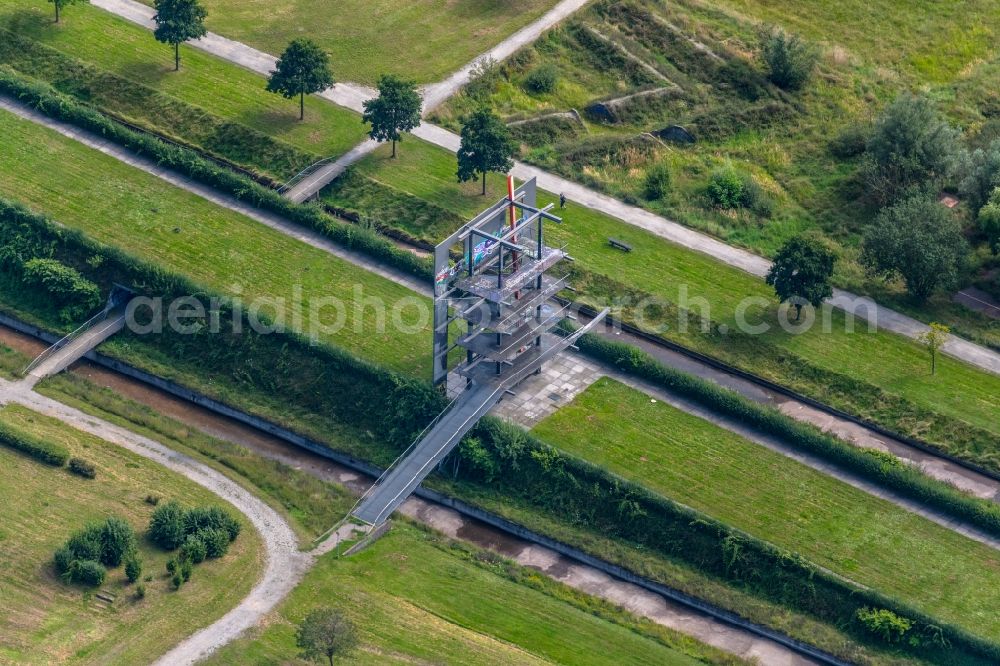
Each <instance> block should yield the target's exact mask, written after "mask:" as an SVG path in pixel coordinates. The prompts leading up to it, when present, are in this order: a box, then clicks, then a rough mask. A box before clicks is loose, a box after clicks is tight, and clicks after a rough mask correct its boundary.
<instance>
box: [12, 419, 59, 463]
mask: <svg viewBox="0 0 1000 666" xmlns="http://www.w3.org/2000/svg"><path fill="white" fill-rule="evenodd" d="M0 443H3V444H5V445H7V446H9V447H11V448H13V449H17V450H18V451H21V452H22V453H26V454H28V455H29V456H31V457H32V458H35V459H36V460H39V461H41V462H43V463H45V464H46V465H52V466H53V467H62V466H63V465H65V464H66V461H67V460H69V451H68V450H67V449H65V448H64V447H62V446H60V445H59V444H56V443H55V442H48V441H46V440H44V439H41V438H39V437H35V436H34V435H32V434H31V433H29V432H25V431H23V430H20V429H18V428H15V427H14V426H12V425H10V424H8V423H0Z"/></svg>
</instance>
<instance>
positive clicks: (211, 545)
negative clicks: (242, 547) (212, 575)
mask: <svg viewBox="0 0 1000 666" xmlns="http://www.w3.org/2000/svg"><path fill="white" fill-rule="evenodd" d="M198 538H199V539H200V540H201V541H202V543H204V544H205V555H206V557H212V558H215V557H222V556H223V555H225V554H226V553H227V552H228V551H229V532H227V531H226V530H224V529H206V530H201V531H200V532H198Z"/></svg>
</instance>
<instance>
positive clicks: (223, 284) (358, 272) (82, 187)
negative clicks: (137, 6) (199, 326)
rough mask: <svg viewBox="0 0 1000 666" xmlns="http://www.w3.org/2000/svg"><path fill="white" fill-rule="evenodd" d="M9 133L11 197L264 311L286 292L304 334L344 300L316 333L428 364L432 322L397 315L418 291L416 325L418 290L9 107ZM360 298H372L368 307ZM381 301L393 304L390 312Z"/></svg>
mask: <svg viewBox="0 0 1000 666" xmlns="http://www.w3.org/2000/svg"><path fill="white" fill-rule="evenodd" d="M0 134H2V135H3V137H4V141H2V142H0V194H2V195H3V196H5V197H8V198H11V199H13V200H17V201H20V202H22V203H24V204H25V205H27V206H29V207H31V208H33V209H34V210H37V211H39V212H42V213H45V214H48V215H50V216H52V217H53V218H54V219H55V220H57V221H58V222H59V223H61V224H64V225H67V226H69V227H72V228H76V229H80V230H81V231H84V232H86V233H87V234H88V235H90V236H91V237H93V238H94V239H96V240H98V241H101V242H104V243H108V244H110V245H114V246H117V247H120V248H122V249H124V250H125V251H127V252H130V253H132V254H134V255H135V256H137V257H140V258H143V259H145V260H147V261H149V262H151V263H154V264H156V265H159V266H163V267H164V268H166V269H167V270H170V271H174V272H177V273H180V274H183V275H186V276H188V277H190V278H191V279H193V280H195V281H196V282H198V283H200V284H203V285H205V286H207V287H209V288H211V289H213V290H216V291H218V292H221V293H224V294H227V295H230V296H240V297H241V298H242V299H243V301H244V303H245V307H246V308H247V310H248V311H250V307H251V304H252V301H253V300H254V299H255V298H257V297H260V298H261V299H272V300H269V301H267V300H265V301H264V302H262V303H261V305H260V306H259V307H260V311H261V312H262V313H263V314H265V315H266V314H268V313H271V312H274V311H275V306H276V305H277V304H279V301H277V300H274V299H284V302H285V303H286V304H287V307H286V308H285V310H286V311H287V314H286V317H285V323H286V324H287V325H288V326H289V327H293V328H294V324H295V321H294V316H295V314H296V313H298V314H299V315H301V317H302V319H301V322H302V325H301V328H302V329H303V332H304V333H306V334H308V332H309V329H310V321H311V319H312V317H311V314H310V310H311V309H312V307H311V306H310V303H311V302H314V301H315V302H318V300H317V299H320V298H326V297H332V298H335V299H338V300H339V301H340V302H341V303H342V305H341V307H340V309H339V310H338V308H336V307H334V306H328V307H324V308H323V309H322V310H321V311H318V312H319V313H320V314H319V315H318V316H317V317H316V321H317V322H320V323H322V324H323V325H324V326H327V327H329V328H328V329H327V330H326V331H325V332H319V331H318V330H317V335H318V339H320V340H328V341H330V342H333V343H335V344H337V345H340V346H342V347H344V348H346V349H348V350H350V351H352V352H354V353H356V354H358V355H359V356H361V357H363V358H366V359H368V360H371V361H377V362H380V363H383V364H384V365H386V366H389V367H392V368H395V369H397V370H401V371H403V372H407V373H410V374H414V375H418V374H419V375H420V376H423V375H424V374H426V373H427V372H428V367H429V358H428V357H429V350H427V349H426V345H425V344H423V342H424V341H426V340H428V339H429V335H430V324H429V323H426V324H425V325H424V326H423V327H422V328H420V329H417V328H416V327H415V326H413V327H411V328H410V329H409V330H410V331H411V332H410V333H403V332H401V331H399V330H397V329H396V327H395V326H393V323H392V317H391V316H390V313H391V311H392V308H393V306H394V304H396V303H399V302H401V300H402V299H404V298H409V299H411V300H410V301H409V302H410V305H409V306H408V307H407V308H405V309H400V311H399V312H400V316H401V318H400V320H401V321H403V322H405V323H408V324H414V323H417V322H418V320H417V315H416V308H415V307H414V305H413V303H414V302H419V303H423V301H414V300H413V299H417V298H418V297H417V296H416V295H415V294H413V292H411V291H409V290H408V289H406V288H404V287H402V286H400V285H397V284H396V283H394V282H391V281H389V280H387V279H385V278H381V277H379V276H376V275H373V274H371V273H368V272H366V271H364V270H362V269H359V268H357V267H356V266H354V265H353V264H350V263H348V262H346V261H344V260H342V259H339V258H337V257H334V256H332V255H330V254H328V253H326V252H324V251H322V250H319V249H316V248H313V247H311V246H309V245H306V244H305V243H303V242H301V241H298V240H296V239H293V238H290V237H288V236H286V235H284V234H282V233H280V232H278V231H275V230H272V229H270V228H268V227H266V226H264V225H262V224H260V223H258V222H255V221H253V220H250V219H249V218H246V217H243V216H241V215H239V214H236V213H233V212H231V211H229V210H227V209H224V208H221V207H219V206H217V205H215V204H213V203H210V202H208V201H207V200H204V199H202V198H200V197H198V196H196V195H194V194H190V193H188V192H185V191H183V190H180V189H178V188H176V187H174V186H172V185H170V184H168V183H166V182H164V181H162V180H160V179H159V178H156V177H154V176H151V175H149V174H146V173H144V172H141V171H138V170H137V169H135V168H133V167H130V166H128V165H126V164H123V163H121V162H119V161H117V160H115V159H113V158H110V157H107V156H105V155H103V154H101V153H99V152H98V151H95V150H93V149H91V148H88V147H86V146H84V145H82V144H79V143H77V142H75V141H73V140H71V139H68V138H65V137H63V136H61V135H59V134H57V133H56V132H53V131H51V130H49V129H46V128H44V127H40V126H38V125H35V124H33V123H31V122H28V121H25V120H21V119H19V118H17V117H16V116H14V115H12V114H10V113H7V112H3V113H0ZM298 288H300V291H297V289H298ZM359 295H360V297H361V298H364V299H374V300H373V301H372V300H370V301H366V304H364V307H361V306H362V303H361V301H360V300H359V299H358V296H359ZM372 302H378V303H383V304H385V310H384V312H382V313H381V314H380V311H379V307H378V306H373V305H371V304H370V303H372ZM338 319H340V320H341V321H342V322H343V324H342V325H341V326H337V322H338ZM380 319H381V320H382V322H381V323H384V326H380V325H379V324H380V321H379V320H380ZM407 340H412V343H409V342H407Z"/></svg>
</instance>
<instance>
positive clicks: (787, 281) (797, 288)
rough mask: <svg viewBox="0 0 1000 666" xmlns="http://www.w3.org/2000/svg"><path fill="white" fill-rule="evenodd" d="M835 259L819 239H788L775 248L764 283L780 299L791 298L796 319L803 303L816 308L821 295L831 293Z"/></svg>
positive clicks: (801, 237)
mask: <svg viewBox="0 0 1000 666" xmlns="http://www.w3.org/2000/svg"><path fill="white" fill-rule="evenodd" d="M836 260H837V257H836V256H835V255H834V254H833V252H831V251H830V250H829V249H827V248H826V247H824V246H823V245H822V244H821V243H820V242H818V241H816V240H810V239H807V238H805V237H803V236H797V237H795V238H792V239H791V240H789V241H788V242H787V243H785V244H784V246H782V248H781V249H780V250H779V251H778V254H777V255H776V256H775V258H774V264H772V265H771V270H770V271H768V273H767V283H768V284H769V285H771V286H772V287H774V292H775V293H776V294H777V295H778V298H779V299H781V301H782V302H784V301H787V300H792V301H793V302H792V304H793V305H794V306H795V319H796V321H797V320H798V319H799V317H801V316H802V306H803V305H804V304H805V303H809V304H811V305H812V306H813V307H814V308H815V307H819V304H820V303H822V302H823V299H824V298H829V297H830V296H831V295H832V294H833V287H832V286H831V285H830V278H831V277H832V276H833V266H834V263H835V262H836Z"/></svg>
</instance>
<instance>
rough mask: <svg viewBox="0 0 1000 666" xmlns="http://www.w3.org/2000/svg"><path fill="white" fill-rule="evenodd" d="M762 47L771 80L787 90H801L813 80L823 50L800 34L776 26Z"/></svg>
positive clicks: (764, 40) (763, 41) (766, 36)
mask: <svg viewBox="0 0 1000 666" xmlns="http://www.w3.org/2000/svg"><path fill="white" fill-rule="evenodd" d="M761 51H762V52H763V56H764V62H765V63H766V64H767V70H768V78H770V79H771V83H773V84H774V85H776V86H778V87H779V88H784V89H785V90H798V89H800V88H802V86H804V85H805V84H806V82H808V81H809V78H810V77H811V76H812V73H813V70H814V69H815V68H816V63H817V62H818V60H819V54H818V53H817V51H816V49H815V48H814V47H813V46H811V45H810V44H807V43H806V42H804V41H802V40H801V39H800V38H799V37H798V35H789V34H787V33H785V32H784V31H782V30H778V29H774V28H772V29H771V30H770V31H769V32H767V33H765V34H764V36H763V39H762V44H761Z"/></svg>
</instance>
